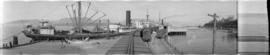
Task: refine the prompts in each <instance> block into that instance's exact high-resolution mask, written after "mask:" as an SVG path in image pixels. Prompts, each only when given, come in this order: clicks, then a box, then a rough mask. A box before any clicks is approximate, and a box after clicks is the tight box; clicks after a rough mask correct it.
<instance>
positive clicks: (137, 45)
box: [106, 35, 152, 54]
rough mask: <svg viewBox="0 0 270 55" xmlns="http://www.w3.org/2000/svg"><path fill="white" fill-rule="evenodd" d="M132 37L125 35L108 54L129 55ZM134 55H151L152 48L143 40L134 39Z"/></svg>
mask: <svg viewBox="0 0 270 55" xmlns="http://www.w3.org/2000/svg"><path fill="white" fill-rule="evenodd" d="M131 37H133V36H132V35H123V36H122V38H121V39H120V40H118V42H117V43H116V44H114V46H113V47H111V49H110V50H108V51H107V53H106V54H127V49H128V47H129V43H130V38H131ZM133 51H134V54H151V53H152V52H151V50H150V48H148V47H147V46H146V44H145V43H144V42H143V41H142V40H141V38H140V37H134V49H133Z"/></svg>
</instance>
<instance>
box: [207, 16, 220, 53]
mask: <svg viewBox="0 0 270 55" xmlns="http://www.w3.org/2000/svg"><path fill="white" fill-rule="evenodd" d="M208 16H210V17H212V18H213V19H214V26H213V48H212V54H214V53H215V34H216V27H217V23H216V21H217V18H218V17H219V16H217V14H216V13H214V14H212V15H211V14H208Z"/></svg>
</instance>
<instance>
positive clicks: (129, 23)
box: [126, 10, 131, 27]
mask: <svg viewBox="0 0 270 55" xmlns="http://www.w3.org/2000/svg"><path fill="white" fill-rule="evenodd" d="M130 13H131V12H130V10H127V11H126V26H128V27H130V26H131V19H130V17H131V14H130Z"/></svg>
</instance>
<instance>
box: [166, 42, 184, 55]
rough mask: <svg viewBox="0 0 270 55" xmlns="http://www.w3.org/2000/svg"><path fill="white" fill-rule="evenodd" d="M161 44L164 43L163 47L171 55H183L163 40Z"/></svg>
mask: <svg viewBox="0 0 270 55" xmlns="http://www.w3.org/2000/svg"><path fill="white" fill-rule="evenodd" d="M163 43H164V45H166V47H167V49H168V50H169V51H170V53H172V54H184V53H183V52H181V51H179V50H178V49H177V48H176V47H175V46H173V45H172V44H170V43H169V42H168V41H166V40H165V39H164V40H163Z"/></svg>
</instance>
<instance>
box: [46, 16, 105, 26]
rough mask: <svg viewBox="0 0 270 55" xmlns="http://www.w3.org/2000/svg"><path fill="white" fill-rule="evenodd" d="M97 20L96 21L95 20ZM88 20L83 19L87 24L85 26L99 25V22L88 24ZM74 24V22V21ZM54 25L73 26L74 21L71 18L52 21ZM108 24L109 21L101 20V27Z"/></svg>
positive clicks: (91, 21) (89, 22)
mask: <svg viewBox="0 0 270 55" xmlns="http://www.w3.org/2000/svg"><path fill="white" fill-rule="evenodd" d="M94 20H95V19H94ZM86 21H87V19H85V18H83V19H82V22H85V23H84V25H96V24H98V20H97V21H95V22H93V20H90V21H88V22H86ZM73 22H74V21H73ZM51 23H52V24H53V25H72V21H71V19H70V18H62V19H60V20H55V21H51ZM105 24H107V20H101V25H105Z"/></svg>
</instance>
